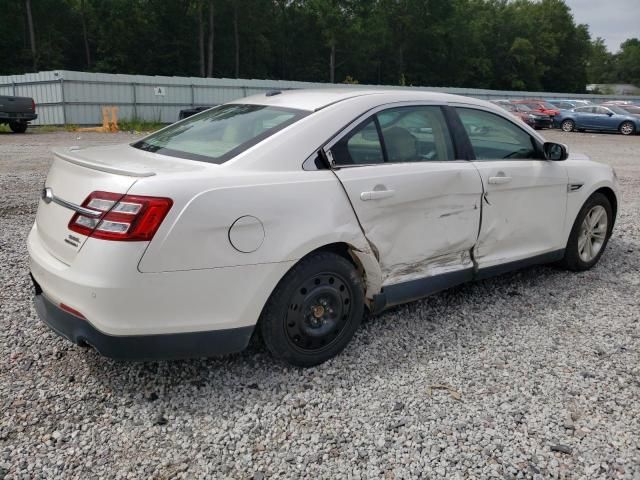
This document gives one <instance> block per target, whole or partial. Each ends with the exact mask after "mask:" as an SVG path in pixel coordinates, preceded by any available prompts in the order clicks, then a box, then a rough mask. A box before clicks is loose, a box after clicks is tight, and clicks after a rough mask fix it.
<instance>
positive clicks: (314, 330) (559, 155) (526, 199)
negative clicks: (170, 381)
mask: <svg viewBox="0 0 640 480" xmlns="http://www.w3.org/2000/svg"><path fill="white" fill-rule="evenodd" d="M55 156H56V158H55V160H54V162H53V164H52V166H51V170H50V172H49V175H48V178H47V180H46V183H45V186H44V189H43V192H42V199H41V201H40V204H39V208H38V213H37V218H36V222H35V225H34V226H33V229H32V230H31V233H30V235H29V239H28V246H29V253H30V256H31V274H32V277H33V281H34V285H35V291H36V307H37V311H38V313H39V315H40V317H41V318H42V320H44V321H45V322H46V323H47V324H48V325H49V326H50V327H51V328H52V329H53V330H55V331H56V332H57V333H59V334H60V335H62V336H64V337H66V338H67V339H69V340H71V341H72V342H74V343H77V344H85V345H91V346H93V347H94V348H95V349H97V350H98V351H99V352H100V353H102V354H104V355H107V356H110V357H114V358H120V359H157V358H184V357H200V356H208V355H215V354H221V353H229V352H235V351H239V350H242V349H243V348H245V347H246V345H247V344H248V342H249V339H250V337H251V336H252V335H253V334H254V331H257V330H259V332H260V333H261V337H262V339H263V341H264V343H265V344H266V346H267V348H268V349H269V351H271V352H272V354H273V355H274V356H276V357H278V358H281V359H283V360H285V361H287V362H290V363H292V364H295V365H300V366H309V365H315V364H318V363H321V362H323V361H325V360H327V359H329V358H331V357H333V356H334V355H336V354H338V353H339V352H340V351H341V350H342V349H343V348H344V347H345V346H346V345H347V343H348V342H349V340H350V339H351V338H352V336H353V334H354V332H355V331H356V329H357V328H358V325H359V324H360V321H361V318H362V316H363V312H364V310H365V308H366V309H369V310H370V311H372V312H374V313H375V312H379V311H382V310H383V309H385V308H386V307H389V306H391V305H397V304H400V303H403V302H408V301H411V300H415V299H418V298H420V297H424V296H426V295H429V294H432V293H434V292H437V291H439V290H442V289H445V288H448V287H451V286H453V285H456V284H460V283H462V282H466V281H470V280H474V279H480V278H485V277H488V276H491V275H495V274H498V273H501V272H506V271H509V270H513V269H516V268H520V267H523V266H527V265H532V264H537V263H544V262H560V263H561V264H563V265H564V266H565V267H567V268H569V269H571V270H585V269H588V268H591V267H592V266H593V265H595V264H596V263H597V262H598V260H599V258H600V256H601V255H602V254H603V252H604V249H605V247H606V245H607V241H608V239H609V237H610V235H611V231H612V228H613V224H614V220H615V217H616V211H617V209H618V186H617V180H616V176H615V173H614V172H613V170H612V169H611V168H610V167H609V166H607V165H602V164H598V163H594V162H591V161H589V160H588V159H586V158H583V157H576V158H573V157H572V158H569V159H567V151H566V148H565V147H564V146H563V145H560V144H555V143H545V141H544V139H543V138H542V137H541V136H540V135H539V134H538V133H537V132H535V131H534V130H532V129H531V128H529V127H527V126H526V125H524V124H523V123H522V122H520V121H518V120H517V119H515V118H513V117H511V116H510V115H509V114H508V113H507V112H506V111H504V110H502V109H501V108H499V107H497V106H494V105H492V104H490V103H487V102H484V101H480V100H474V99H471V98H465V97H459V96H452V95H445V94H438V93H428V92H419V91H406V90H403V91H381V90H353V89H345V90H339V89H331V90H321V91H310V90H309V91H287V92H278V91H274V92H268V93H267V94H263V95H257V96H253V97H249V98H245V99H242V100H238V101H235V102H232V103H229V104H225V105H222V106H219V107H215V108H213V109H210V110H207V111H205V112H203V113H200V114H198V115H196V116H193V117H190V118H188V119H186V120H184V121H181V122H178V123H176V124H174V125H171V126H169V127H167V128H165V129H163V130H160V131H159V132H156V133H154V134H152V135H150V136H148V137H146V138H144V139H142V140H140V141H138V142H136V143H133V144H131V145H122V146H108V147H96V148H87V149H77V148H76V149H73V148H71V149H67V150H64V151H57V152H55ZM565 160H566V161H565Z"/></svg>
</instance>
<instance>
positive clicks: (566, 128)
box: [561, 120, 576, 132]
mask: <svg viewBox="0 0 640 480" xmlns="http://www.w3.org/2000/svg"><path fill="white" fill-rule="evenodd" d="M561 127H562V131H563V132H573V129H574V128H575V127H576V124H575V123H574V121H573V120H565V121H564V122H562V125H561Z"/></svg>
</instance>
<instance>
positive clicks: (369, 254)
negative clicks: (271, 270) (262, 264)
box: [262, 241, 382, 309]
mask: <svg viewBox="0 0 640 480" xmlns="http://www.w3.org/2000/svg"><path fill="white" fill-rule="evenodd" d="M320 252H330V253H334V254H336V255H339V256H340V257H342V258H344V259H346V260H347V261H348V262H350V263H351V264H352V265H353V266H354V267H355V268H356V269H357V271H358V273H359V274H360V276H361V278H362V281H363V284H364V285H365V303H366V305H367V307H371V305H372V304H373V302H374V297H375V296H376V295H377V294H379V293H380V291H381V290H382V271H381V268H380V264H379V263H378V258H377V255H375V254H374V252H373V251H372V250H371V249H370V248H361V247H357V246H355V245H353V244H351V243H348V242H345V241H334V242H329V243H324V244H322V245H317V246H314V247H312V248H311V247H310V248H309V249H308V250H307V251H306V252H305V253H303V254H301V255H297V257H299V258H298V259H297V261H296V262H295V263H293V264H292V265H291V266H290V268H289V269H287V271H286V272H285V273H284V274H283V275H282V276H281V277H280V280H278V282H277V283H276V284H275V285H273V288H272V289H271V292H270V293H269V296H268V297H267V302H268V298H270V297H271V295H273V292H274V291H275V289H276V288H277V286H278V285H279V284H280V282H282V280H283V279H284V278H285V277H286V276H287V274H288V273H289V272H290V271H291V270H292V269H293V268H294V267H295V266H296V265H298V264H299V263H300V262H301V261H302V260H304V259H306V258H308V257H309V256H311V255H314V254H317V253H320ZM265 306H266V302H265V305H263V307H262V309H264V307H265Z"/></svg>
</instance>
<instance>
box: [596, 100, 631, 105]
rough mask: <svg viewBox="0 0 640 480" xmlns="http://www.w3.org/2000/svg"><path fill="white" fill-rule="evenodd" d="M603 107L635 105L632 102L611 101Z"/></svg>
mask: <svg viewBox="0 0 640 480" xmlns="http://www.w3.org/2000/svg"><path fill="white" fill-rule="evenodd" d="M601 105H620V106H622V105H633V102H632V101H631V100H609V101H608V102H604V103H602V104H601Z"/></svg>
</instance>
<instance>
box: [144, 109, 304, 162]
mask: <svg viewBox="0 0 640 480" xmlns="http://www.w3.org/2000/svg"><path fill="white" fill-rule="evenodd" d="M308 113H309V112H305V111H302V110H294V109H289V108H280V107H269V106H264V105H241V104H229V105H221V106H219V107H215V108H212V109H210V110H207V111H205V112H202V113H200V114H198V115H194V116H192V117H189V118H187V119H185V120H183V121H181V122H178V123H176V124H175V125H171V126H170V127H168V128H166V129H164V130H161V131H160V132H157V133H155V134H152V135H150V136H148V137H147V138H145V139H144V140H140V141H139V142H136V143H134V144H133V146H134V147H135V148H139V149H141V150H146V151H149V152H157V153H161V154H163V155H169V156H172V157H180V158H186V159H189V160H198V161H201V162H208V163H218V164H219V163H224V162H226V161H227V160H229V159H231V158H233V157H235V156H236V155H238V154H239V153H241V152H243V151H244V150H246V149H247V148H249V147H252V146H253V145H255V144H257V143H258V142H261V141H262V140H264V139H265V138H267V137H269V136H271V135H273V134H274V133H275V132H277V131H279V130H282V129H283V128H285V127H287V126H289V125H291V124H292V123H294V122H296V121H298V120H300V119H301V118H302V117H304V116H306V115H308Z"/></svg>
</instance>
